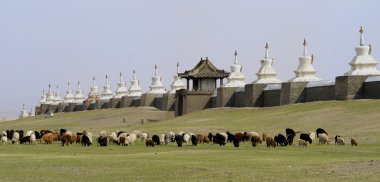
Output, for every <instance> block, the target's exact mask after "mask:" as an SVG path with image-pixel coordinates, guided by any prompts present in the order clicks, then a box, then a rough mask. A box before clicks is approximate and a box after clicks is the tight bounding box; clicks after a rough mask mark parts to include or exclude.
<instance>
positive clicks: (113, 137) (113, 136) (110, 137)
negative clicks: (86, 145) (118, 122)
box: [108, 132, 119, 143]
mask: <svg viewBox="0 0 380 182" xmlns="http://www.w3.org/2000/svg"><path fill="white" fill-rule="evenodd" d="M108 140H109V141H110V142H111V143H117V142H119V140H118V138H117V135H116V133H115V132H112V133H111V134H110V135H108Z"/></svg>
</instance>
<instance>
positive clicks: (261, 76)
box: [253, 43, 281, 84]
mask: <svg viewBox="0 0 380 182" xmlns="http://www.w3.org/2000/svg"><path fill="white" fill-rule="evenodd" d="M268 48H269V46H268V43H266V45H265V56H264V59H262V60H261V61H260V63H261V67H260V69H259V71H258V72H257V73H256V75H257V80H256V81H254V82H253V83H256V84H259V83H281V80H279V79H277V78H276V76H277V72H276V71H275V70H274V69H273V67H272V66H273V59H271V58H269V52H268Z"/></svg>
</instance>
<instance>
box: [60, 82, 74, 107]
mask: <svg viewBox="0 0 380 182" xmlns="http://www.w3.org/2000/svg"><path fill="white" fill-rule="evenodd" d="M73 102H74V95H73V94H72V92H71V85H70V82H67V90H66V96H65V98H64V101H63V103H65V104H69V103H73Z"/></svg>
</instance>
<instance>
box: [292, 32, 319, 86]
mask: <svg viewBox="0 0 380 182" xmlns="http://www.w3.org/2000/svg"><path fill="white" fill-rule="evenodd" d="M306 46H307V44H306V39H304V41H303V55H302V56H301V57H299V58H298V59H299V62H300V64H299V66H298V68H297V70H295V71H294V73H295V74H296V76H295V77H294V78H292V79H290V80H289V82H311V81H320V80H321V79H320V78H318V77H317V76H315V73H316V71H315V70H314V67H313V65H312V64H313V61H314V56H313V55H311V56H309V55H308V54H307V47H306Z"/></svg>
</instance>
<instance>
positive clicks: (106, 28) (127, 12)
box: [0, 0, 380, 120]
mask: <svg viewBox="0 0 380 182" xmlns="http://www.w3.org/2000/svg"><path fill="white" fill-rule="evenodd" d="M379 7H380V1H377V0H373V1H369V0H360V1H353V0H352V1H351V0H333V1H332V0H318V1H313V2H311V1H305V0H288V1H277V0H266V1H253V0H252V1H247V0H234V1H231V0H230V1H228V0H207V1H206V0H191V1H190V0H189V1H178V0H172V1H166V0H162V1H157V0H151V1H145V0H139V1H129V0H119V1H117V0H115V1H100V0H99V1H98V0H86V1H85V0H60V1H58V0H57V1H49V0H43V1H42V0H40V1H37V0H25V1H5V0H4V1H0V62H1V68H2V71H1V72H0V85H1V89H0V120H1V118H3V117H7V118H9V117H17V116H18V115H19V112H20V110H21V108H22V104H23V103H25V104H26V107H27V108H28V110H29V109H30V108H31V107H33V108H34V107H35V106H36V105H37V104H38V102H39V100H40V96H41V94H42V90H43V89H45V90H47V88H48V84H49V83H50V84H52V86H53V88H55V87H56V86H57V85H58V86H59V87H60V91H61V94H62V97H63V96H64V95H65V90H66V89H67V86H66V85H67V82H71V83H72V87H73V88H74V89H76V84H75V83H76V82H77V81H78V80H80V81H81V83H82V88H83V90H84V94H85V95H87V94H88V92H89V87H90V86H91V84H92V77H93V76H95V77H96V81H97V84H98V85H99V87H100V88H101V89H100V90H101V91H102V90H103V89H102V86H103V84H104V81H105V75H106V74H108V75H109V81H110V83H111V84H112V90H115V89H116V88H117V87H116V82H117V81H118V79H119V76H118V75H119V73H120V72H122V73H123V78H124V80H126V81H127V82H128V83H127V87H128V88H129V86H130V83H129V81H130V80H131V78H132V70H133V69H135V70H136V71H137V77H138V79H139V80H140V86H141V87H142V88H143V90H144V91H145V92H146V91H148V90H149V88H148V86H149V85H150V84H151V76H152V75H153V73H154V64H157V65H158V68H159V70H158V72H159V74H160V75H161V76H162V79H163V82H164V85H165V87H166V89H167V90H169V89H170V84H171V83H172V81H173V75H174V74H175V71H176V63H177V62H180V65H181V67H180V71H181V72H183V71H184V70H188V69H191V68H193V67H194V66H195V65H196V64H197V63H198V61H199V60H200V58H201V57H206V56H207V57H209V59H210V60H211V61H212V62H213V63H214V65H215V66H217V67H218V68H220V69H225V70H227V71H229V66H230V65H231V64H232V63H233V58H234V56H233V54H234V50H235V49H236V50H238V54H239V56H238V59H239V63H240V64H242V65H243V73H244V75H245V76H246V82H247V83H251V82H252V81H254V80H255V79H256V78H257V77H256V75H255V73H256V72H257V71H258V69H259V67H260V62H259V61H260V60H261V59H262V58H263V56H264V50H265V49H264V46H265V42H268V43H269V46H270V49H269V55H270V57H272V58H274V64H273V66H274V68H275V70H276V71H277V72H278V78H279V79H281V80H283V81H287V80H289V79H291V78H292V77H293V76H294V73H293V71H294V70H295V69H296V68H297V66H298V63H299V62H298V57H299V56H300V55H301V54H302V49H303V47H302V42H303V39H304V38H306V40H307V41H308V50H309V54H314V68H315V69H316V70H317V76H319V77H321V78H323V79H324V80H334V79H335V77H336V76H340V75H343V74H344V73H345V72H347V71H349V70H350V67H349V65H348V62H350V61H351V59H352V58H353V56H354V55H355V50H354V47H355V46H358V45H359V32H358V31H359V27H360V26H363V28H364V39H365V44H368V43H370V44H371V45H372V48H373V50H372V55H373V56H374V57H375V59H377V60H378V61H379V60H380V24H379V22H380V21H379V20H380V13H379V9H378V8H379Z"/></svg>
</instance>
